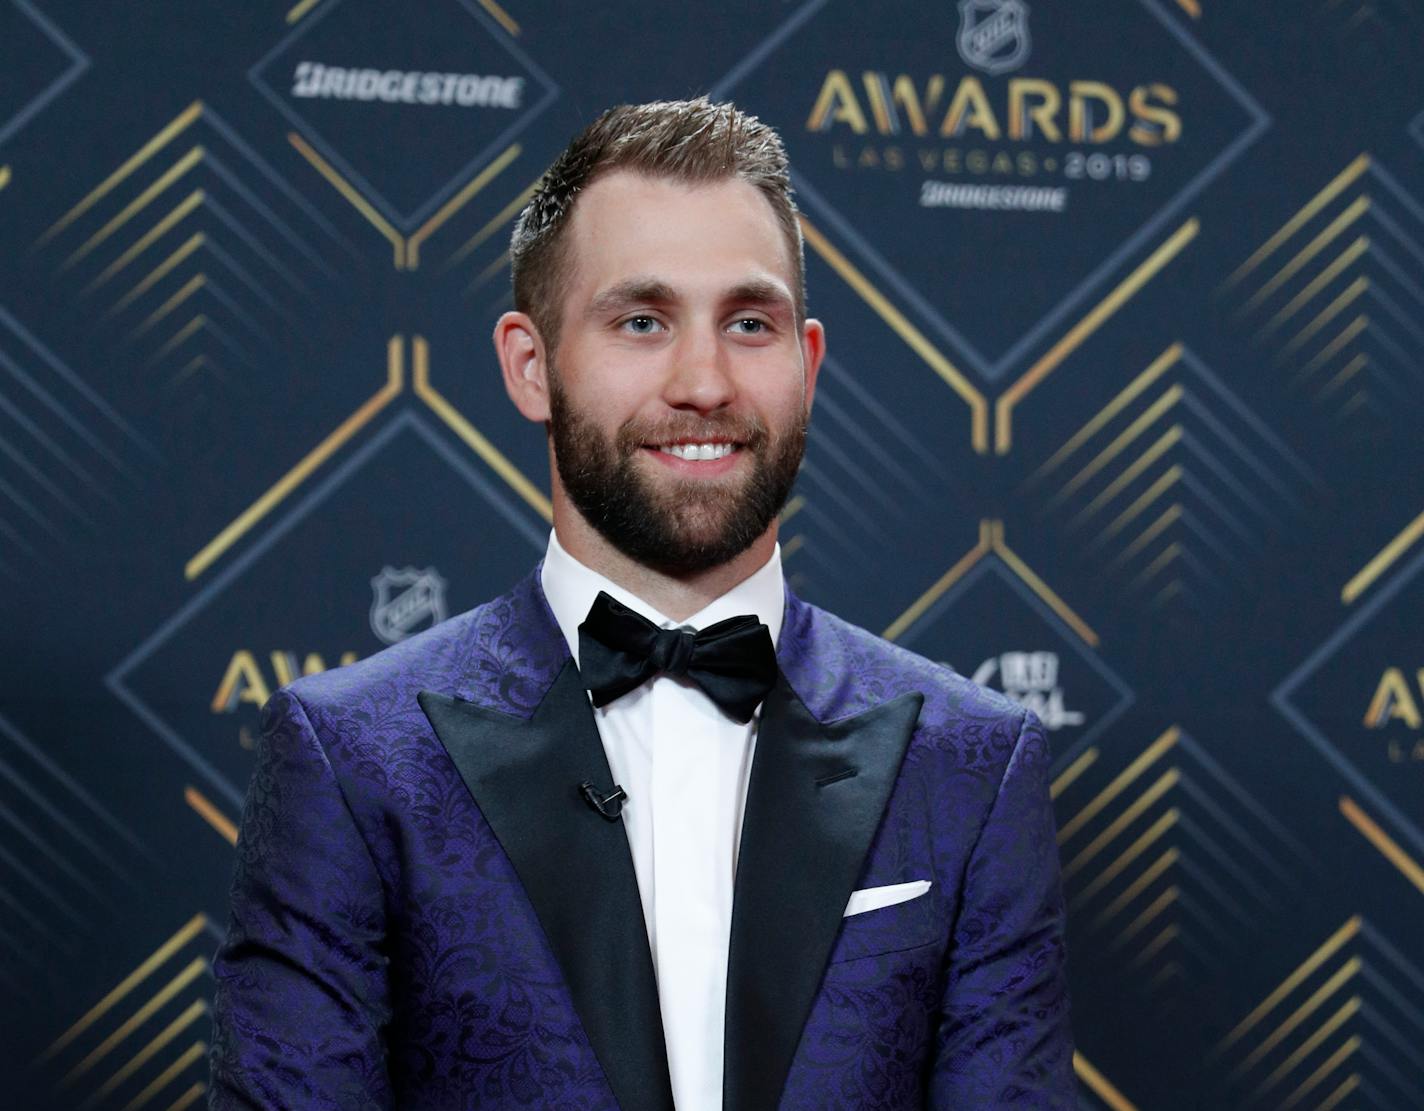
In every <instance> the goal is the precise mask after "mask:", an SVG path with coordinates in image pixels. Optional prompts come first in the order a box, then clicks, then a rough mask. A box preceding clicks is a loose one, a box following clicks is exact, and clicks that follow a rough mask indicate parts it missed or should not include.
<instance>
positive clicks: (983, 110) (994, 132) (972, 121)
mask: <svg viewBox="0 0 1424 1111" xmlns="http://www.w3.org/2000/svg"><path fill="white" fill-rule="evenodd" d="M971 127H972V128H975V129H977V130H978V131H981V132H982V133H983V135H984V138H986V139H997V138H999V121H998V120H997V119H995V118H994V109H993V108H991V107H990V106H989V98H988V97H987V96H985V95H984V86H983V85H981V84H980V83H979V78H977V77H974V76H972V75H971V76H968V77H965V78H964V79H963V80H961V81H960V82H959V88H958V89H956V90H955V92H954V99H953V100H952V101H950V103H949V111H947V112H946V113H945V115H944V124H943V126H942V127H940V129H939V133H940V134H941V135H945V136H957V135H962V134H963V133H964V132H965V131H966V130H967V129H968V128H971Z"/></svg>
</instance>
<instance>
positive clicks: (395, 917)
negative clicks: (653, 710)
mask: <svg viewBox="0 0 1424 1111" xmlns="http://www.w3.org/2000/svg"><path fill="white" fill-rule="evenodd" d="M777 661H778V664H779V666H780V671H781V674H780V677H779V679H778V683H777V686H776V688H775V690H773V692H772V693H771V694H770V695H768V696H767V699H766V701H765V703H764V704H763V706H762V718H761V725H760V732H759V734H758V740H757V745H756V751H755V758H754V761H753V766H752V771H751V780H750V785H749V788H748V795H747V801H746V809H745V817H744V819H743V829H742V841H741V846H740V850H739V863H738V868H737V875H736V880H735V887H734V901H733V910H732V925H731V942H730V944H731V950H730V958H729V961H728V970H727V1009H726V1018H725V1039H724V1049H725V1079H724V1107H726V1108H727V1109H729V1111H763V1109H770V1108H775V1107H781V1108H790V1109H808V1111H826V1109H830V1108H862V1109H870V1108H874V1109H877V1111H880V1109H891V1108H922V1107H932V1108H966V1109H979V1108H988V1107H1001V1106H1014V1107H1034V1108H1070V1107H1073V1106H1074V1105H1075V1082H1074V1078H1073V1067H1072V1057H1073V1045H1072V1035H1071V1033H1070V1028H1069V1018H1068V994H1067V985H1066V979H1065V969H1064V941H1063V934H1064V912H1063V904H1062V895H1061V890H1060V883H1059V866H1058V849H1057V845H1056V841H1055V835H1054V822H1053V814H1052V810H1051V807H1050V803H1049V795H1048V788H1047V783H1046V768H1047V764H1048V756H1049V753H1048V746H1047V744H1046V742H1045V740H1044V736H1043V732H1042V729H1041V727H1040V726H1039V724H1038V721H1037V719H1035V718H1034V717H1033V716H1032V715H1031V714H1028V713H1027V712H1026V711H1024V710H1023V709H1021V708H1020V707H1018V706H1016V705H1015V704H1014V703H1012V702H1010V701H1008V700H1007V699H1004V698H1002V697H1000V696H998V695H996V694H993V693H991V692H987V691H985V690H983V689H982V688H980V687H977V686H975V685H974V684H973V683H970V682H969V681H968V680H966V679H964V678H962V677H960V676H959V675H956V674H955V673H953V672H952V671H951V670H949V669H948V668H945V667H942V666H939V665H936V664H933V663H931V662H929V661H928V660H925V659H923V658H921V657H919V656H916V655H914V654H912V653H910V652H907V651H905V650H903V649H901V648H897V647H895V646H894V645H891V644H888V643H887V642H885V641H883V640H881V639H879V638H878V637H875V636H872V635H871V634H869V633H867V632H865V631H864V630H862V629H859V628H856V627H854V626H852V625H849V624H847V623H845V622H843V621H841V620H839V619H838V618H836V617H834V616H832V615H830V614H828V613H826V612H825V611H823V610H820V609H817V608H816V607H814V606H811V605H808V604H807V603H805V602H802V601H801V600H800V599H798V598H796V597H795V596H794V595H792V594H791V593H790V592H788V593H787V597H786V614H785V622H784V624H783V627H782V632H781V640H780V644H779V646H778V650H777ZM263 733H264V736H263V744H262V749H261V754H260V758H259V760H258V764H257V769H256V772H255V774H254V777H253V780H252V785H251V788H250V790H249V793H248V797H247V803H246V807H245V809H244V812H243V816H242V829H241V836H240V837H239V839H238V844H237V872H236V878H235V880H234V883H233V888H232V919H231V925H230V928H229V931H228V935H227V939H226V941H225V942H224V943H223V944H222V946H221V947H220V949H219V950H218V953H217V957H216V959H215V962H214V972H215V975H216V978H217V993H216V998H215V1002H214V1005H213V1017H214V1027H215V1029H214V1037H213V1042H212V1050H211V1064H212V1084H211V1088H210V1092H211V1096H210V1099H211V1103H210V1106H211V1107H214V1108H232V1107H262V1108H278V1107H282V1108H298V1109H301V1111H312V1109H317V1108H343V1109H345V1108H400V1109H402V1111H419V1109H438V1111H447V1109H454V1108H538V1109H541V1111H542V1109H546V1108H580V1109H589V1111H592V1109H595V1108H597V1109H612V1108H621V1109H623V1111H655V1109H656V1111H667V1109H669V1108H671V1107H672V1096H671V1089H670V1085H669V1081H668V1071H667V1060H666V1054H665V1050H664V1045H663V1033H662V1024H661V1019H660V1017H659V1010H658V1000H657V989H656V984H655V981H654V972H653V964H652V960H651V957H650V955H649V951H648V943H647V934H646V932H645V929H644V925H643V918H642V911H641V905H640V902H639V899H638V890H637V880H636V877H635V875H634V872H633V861H632V856H631V854H630V852H629V849H628V843H627V838H626V836H625V834H624V831H623V828H622V824H621V822H617V821H609V820H608V819H606V818H604V817H602V816H601V815H600V814H599V813H597V812H596V811H595V810H594V809H593V808H592V807H591V806H590V805H589V803H588V802H587V801H586V800H585V799H584V798H583V797H581V796H580V793H579V791H578V784H579V783H581V782H583V781H585V780H591V781H592V782H593V783H594V784H596V785H599V786H605V785H610V786H611V783H612V779H611V776H610V774H609V770H608V764H607V761H606V759H605V757H604V753H603V747H602V744H601V742H600V740H599V736H598V732H597V727H596V725H595V723H594V719H593V714H592V711H591V709H590V707H589V703H588V698H587V695H586V694H585V692H584V690H583V688H582V686H581V683H580V681H579V675H578V670H577V668H576V667H575V666H574V664H573V661H572V659H571V658H570V656H569V652H568V649H567V646H566V645H565V643H564V640H563V637H562V636H561V635H560V633H559V630H558V627H557V625H556V624H555V622H554V618H553V615H552V614H551V613H550V611H549V608H548V604H547V603H546V602H545V600H544V595H543V592H542V590H541V589H540V586H539V577H538V573H537V571H536V572H535V573H534V574H533V575H531V576H530V577H529V578H527V579H525V580H524V581H523V582H522V583H521V584H520V585H518V586H517V587H516V588H515V589H514V590H512V591H511V592H510V593H508V594H506V595H504V596H502V597H500V598H497V599H495V600H494V601H492V602H489V603H488V604H486V605H483V606H480V607H478V608H476V609H474V610H471V611H469V612H468V613H465V614H462V615H461V616H458V617H455V618H452V619H450V620H449V621H446V622H444V623H443V624H441V625H439V626H437V627H435V628H433V629H430V630H429V631H427V632H425V633H422V634H420V635H419V636H416V637H413V638H411V639H410V640H407V641H404V642H402V643H401V644H399V645H397V646H395V647H393V648H390V649H388V650H386V651H384V652H381V653H379V654H378V655H376V656H373V657H371V658H369V659H366V660H363V661H361V662H359V663H356V664H352V665H350V666H349V667H343V668H340V669H338V670H335V671H330V672H326V673H324V674H321V675H313V676H309V677H307V678H303V679H298V680H297V681H296V682H295V683H293V684H291V685H290V686H289V687H286V688H284V689H283V690H280V691H278V692H277V693H276V694H275V695H273V697H272V699H271V701H270V702H268V704H267V706H266V708H265V710H264V721H263ZM915 879H929V880H931V881H932V882H933V885H932V886H931V888H930V890H929V892H928V893H927V894H925V895H922V896H920V897H918V898H915V899H911V900H909V901H906V902H901V903H898V904H895V905H892V906H886V907H881V908H879V909H876V910H870V911H866V912H864V913H861V914H858V915H853V916H851V917H849V918H843V917H842V914H843V912H844V910H845V907H846V901H847V899H848V897H849V896H850V893H851V892H852V891H853V890H855V889H858V888H865V887H878V886H881V885H886V884H895V883H903V882H906V881H909V880H915Z"/></svg>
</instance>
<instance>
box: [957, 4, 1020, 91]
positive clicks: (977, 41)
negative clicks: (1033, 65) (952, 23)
mask: <svg viewBox="0 0 1424 1111" xmlns="http://www.w3.org/2000/svg"><path fill="white" fill-rule="evenodd" d="M956 41H957V44H958V46H959V56H960V57H961V58H963V59H964V61H965V64H966V65H971V66H973V67H974V68H975V69H979V70H983V71H984V72H985V73H988V74H1000V73H1008V72H1009V71H1010V70H1013V69H1018V68H1019V66H1021V65H1023V64H1024V62H1026V61H1028V50H1029V38H1028V5H1027V4H1026V3H1024V0H959V36H958V39H957V40H956Z"/></svg>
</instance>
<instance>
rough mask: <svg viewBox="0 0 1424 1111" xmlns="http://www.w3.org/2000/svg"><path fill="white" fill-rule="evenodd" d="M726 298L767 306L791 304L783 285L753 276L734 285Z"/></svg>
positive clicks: (790, 305) (742, 302)
mask: <svg viewBox="0 0 1424 1111" xmlns="http://www.w3.org/2000/svg"><path fill="white" fill-rule="evenodd" d="M727 300H728V301H734V302H736V303H737V304H742V305H762V306H765V307H768V308H770V307H773V306H781V307H785V308H787V309H790V308H791V307H792V305H793V302H792V300H791V295H790V294H789V293H788V292H787V291H786V287H785V286H783V285H781V284H780V283H779V282H773V281H768V280H767V279H765V278H753V279H751V280H750V281H746V282H742V283H741V284H740V285H737V286H734V287H733V288H732V289H731V290H730V291H729V292H728V294H727Z"/></svg>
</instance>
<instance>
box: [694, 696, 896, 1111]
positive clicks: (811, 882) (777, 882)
mask: <svg viewBox="0 0 1424 1111" xmlns="http://www.w3.org/2000/svg"><path fill="white" fill-rule="evenodd" d="M923 701H924V696H923V695H921V694H919V693H910V694H904V695H901V696H900V697H898V698H894V699H891V700H890V701H888V702H885V703H882V704H881V705H879V706H876V707H874V708H872V709H870V710H867V711H866V712H864V713H862V714H859V715H857V716H855V717H850V718H845V719H842V720H841V721H836V722H830V723H825V724H823V723H821V722H820V721H817V720H816V718H815V717H814V716H813V715H812V714H811V712H810V711H809V710H808V709H807V708H806V707H805V705H804V704H802V702H801V700H800V699H799V698H798V697H797V696H796V694H795V693H794V692H793V691H792V689H791V687H790V685H789V684H788V683H787V681H786V679H785V677H784V676H783V677H782V678H780V679H779V680H778V682H777V686H776V688H775V689H774V690H773V691H772V692H771V694H770V695H768V696H767V699H766V701H765V703H763V705H762V718H761V725H760V727H759V730H758V736H757V744H756V752H755V756H754V758H753V762H752V773H751V782H750V784H749V786H748V788H747V803H746V813H745V817H744V818H743V822H742V841H741V849H740V852H739V855H738V860H737V876H736V883H735V889H734V896H733V903H732V931H731V942H730V946H731V947H730V955H729V958H728V965H727V1015H726V1036H725V1043H724V1044H725V1054H726V1056H725V1064H724V1072H723V1085H722V1091H723V1106H724V1108H725V1109H726V1111H770V1109H771V1108H774V1107H775V1106H776V1104H777V1100H778V1098H779V1097H780V1094H781V1089H782V1087H783V1086H784V1084H785V1082H786V1075H787V1072H788V1071H789V1070H790V1068H791V1060H792V1057H793V1056H794V1054H795V1052H796V1046H797V1043H798V1042H799V1041H800V1039H801V1030H802V1027H803V1026H804V1025H805V1023H806V1019H807V1016H808V1015H809V1014H810V1010H811V1004H812V1002H813V1000H814V999H815V994H816V989H817V986H818V985H819V983H820V979H821V973H822V971H823V969H824V967H825V963H826V958H827V957H828V956H829V955H830V950H831V945H832V943H833V942H834V940H835V936H836V932H837V931H838V930H839V929H840V924H841V916H842V914H843V913H844V911H845V906H846V902H847V900H848V899H849V898H850V893H851V891H852V889H853V888H854V886H855V881H856V878H857V876H858V875H859V874H860V869H861V867H862V865H863V863H864V860H865V855H866V853H867V852H868V851H869V848H870V842H871V839H872V838H873V837H874V835H875V830H876V828H877V827H878V826H879V824H880V819H881V816H882V815H883V813H884V810H885V805H886V803H887V802H888V801H889V798H890V791H891V788H892V787H893V785H894V783H895V778H896V776H897V775H898V773H899V770H900V763H901V761H902V760H903V759H904V755H905V750H906V748H907V746H908V745H909V741H910V734H911V733H912V732H913V730H914V727H915V721H916V719H917V718H918V716H919V712H920V706H921V704H922V703H923ZM852 769H853V774H852V773H851V770H852ZM818 781H819V782H818Z"/></svg>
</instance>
